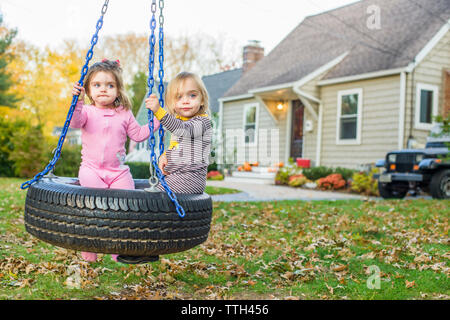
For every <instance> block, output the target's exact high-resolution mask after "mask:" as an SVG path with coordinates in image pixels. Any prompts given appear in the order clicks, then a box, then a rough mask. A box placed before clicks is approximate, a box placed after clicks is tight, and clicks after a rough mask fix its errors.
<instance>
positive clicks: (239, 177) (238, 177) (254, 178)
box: [227, 167, 276, 184]
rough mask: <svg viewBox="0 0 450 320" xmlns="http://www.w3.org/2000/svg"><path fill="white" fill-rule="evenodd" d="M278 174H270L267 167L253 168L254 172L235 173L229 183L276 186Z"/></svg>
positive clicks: (229, 178) (228, 178)
mask: <svg viewBox="0 0 450 320" xmlns="http://www.w3.org/2000/svg"><path fill="white" fill-rule="evenodd" d="M275 176H276V172H269V168H266V167H252V171H233V172H232V173H231V177H227V180H228V181H230V182H231V181H233V182H243V183H256V184H274V181H275Z"/></svg>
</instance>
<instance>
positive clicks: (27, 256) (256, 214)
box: [0, 178, 450, 299]
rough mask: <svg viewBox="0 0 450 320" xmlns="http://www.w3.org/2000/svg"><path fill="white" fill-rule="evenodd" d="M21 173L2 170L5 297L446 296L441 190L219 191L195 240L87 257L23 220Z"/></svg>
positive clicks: (449, 204)
mask: <svg viewBox="0 0 450 320" xmlns="http://www.w3.org/2000/svg"><path fill="white" fill-rule="evenodd" d="M20 183H21V181H20V180H18V179H6V178H2V179H0V190H1V191H0V217H1V219H0V299H449V298H450V292H449V291H450V290H449V286H448V283H449V275H450V268H449V259H450V247H449V234H448V232H449V227H448V218H449V215H450V201H448V200H446V201H438V200H424V199H416V200H406V201H405V200H400V201H399V200H396V201H385V200H377V201H360V200H350V201H349V200H345V201H308V202H306V201H279V202H253V203H220V202H218V203H214V213H213V222H212V226H211V232H210V235H209V238H208V240H207V241H206V242H205V243H203V244H202V245H200V246H198V247H196V248H194V249H191V250H189V251H186V252H181V253H177V254H170V255H166V256H162V257H161V259H160V261H158V262H155V263H152V264H145V265H124V264H120V263H116V262H114V261H112V260H111V257H110V256H109V255H99V257H100V259H99V261H98V262H96V263H91V264H89V263H87V262H84V261H82V260H81V258H80V254H79V253H78V252H75V251H72V250H66V249H62V248H58V247H54V246H52V245H50V244H47V243H44V242H42V241H40V240H38V239H36V238H34V237H32V236H31V235H30V234H28V233H27V232H26V231H25V229H24V226H23V210H24V200H25V196H26V191H22V190H20V188H19V186H20ZM217 192H218V191H217Z"/></svg>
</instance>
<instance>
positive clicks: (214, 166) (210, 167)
mask: <svg viewBox="0 0 450 320" xmlns="http://www.w3.org/2000/svg"><path fill="white" fill-rule="evenodd" d="M210 171H217V163H215V162H213V163H210V164H209V165H208V172H210Z"/></svg>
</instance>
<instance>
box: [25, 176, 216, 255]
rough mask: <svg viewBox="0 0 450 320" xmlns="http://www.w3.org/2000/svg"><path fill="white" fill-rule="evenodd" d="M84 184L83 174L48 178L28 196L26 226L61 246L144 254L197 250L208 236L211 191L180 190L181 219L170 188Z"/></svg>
mask: <svg viewBox="0 0 450 320" xmlns="http://www.w3.org/2000/svg"><path fill="white" fill-rule="evenodd" d="M134 181H135V185H136V190H117V189H114V190H113V189H109V190H108V189H94V188H83V187H80V186H79V184H78V179H72V178H55V179H46V178H44V179H43V180H42V181H40V182H38V183H36V184H34V185H32V186H31V187H30V188H29V189H28V192H27V197H26V201H25V219H24V220H25V228H26V230H27V231H28V232H29V233H30V234H32V235H34V236H35V237H37V238H39V239H41V240H43V241H45V242H48V243H51V244H53V245H55V246H59V247H63V248H67V249H74V250H78V251H87V252H96V253H117V254H123V255H131V256H139V255H151V256H157V255H160V254H168V253H175V252H180V251H184V250H188V249H191V248H193V247H195V246H197V245H199V244H201V243H202V242H204V241H206V239H207V238H208V233H209V230H210V225H211V218H212V200H211V197H210V196H209V195H207V194H195V195H194V194H176V196H177V199H178V202H179V203H180V205H181V206H182V207H183V209H184V210H185V212H186V215H185V217H184V218H181V217H180V216H179V215H178V213H177V212H176V209H175V206H174V204H173V203H172V201H171V200H170V199H169V197H168V196H167V194H166V193H163V192H155V193H152V192H146V191H144V190H143V189H144V188H147V187H148V182H147V180H138V179H136V180H134Z"/></svg>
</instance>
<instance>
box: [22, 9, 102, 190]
mask: <svg viewBox="0 0 450 320" xmlns="http://www.w3.org/2000/svg"><path fill="white" fill-rule="evenodd" d="M108 3H109V0H105V3H104V4H103V7H102V11H101V16H100V18H99V19H98V21H97V25H96V31H95V33H94V35H93V36H92V39H91V47H90V48H89V50H88V52H87V54H86V62H85V64H84V66H83V68H82V69H81V77H80V80H79V81H78V83H79V84H80V86H82V85H83V81H84V78H85V77H86V73H87V72H88V70H89V67H88V65H89V62H90V61H91V59H92V56H93V55H94V46H95V45H96V44H97V41H98V32H99V31H100V29H101V28H102V26H103V16H104V15H105V13H106V11H107V10H108ZM77 102H78V96H77V95H76V96H73V97H72V104H71V105H70V108H69V112H68V114H67V118H66V122H65V123H64V127H63V130H62V132H61V136H60V137H59V140H58V146H57V147H56V149H55V153H54V155H53V159H52V160H51V161H50V162H49V163H48V164H47V166H46V167H45V169H44V170H43V171H42V172H40V173H38V174H37V175H35V176H34V178H33V179H31V180H29V181H27V182H24V183H23V184H22V185H21V186H20V188H21V189H27V188H29V187H30V186H31V185H32V184H33V183H35V182H37V181H39V180H41V179H42V177H43V176H44V175H46V174H47V173H48V172H49V171H50V170H52V169H53V168H54V167H55V164H56V162H57V161H58V160H59V158H60V157H61V149H62V146H63V144H64V140H65V138H66V134H67V130H68V129H69V125H70V120H72V116H73V112H74V110H75V106H76V104H77Z"/></svg>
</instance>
